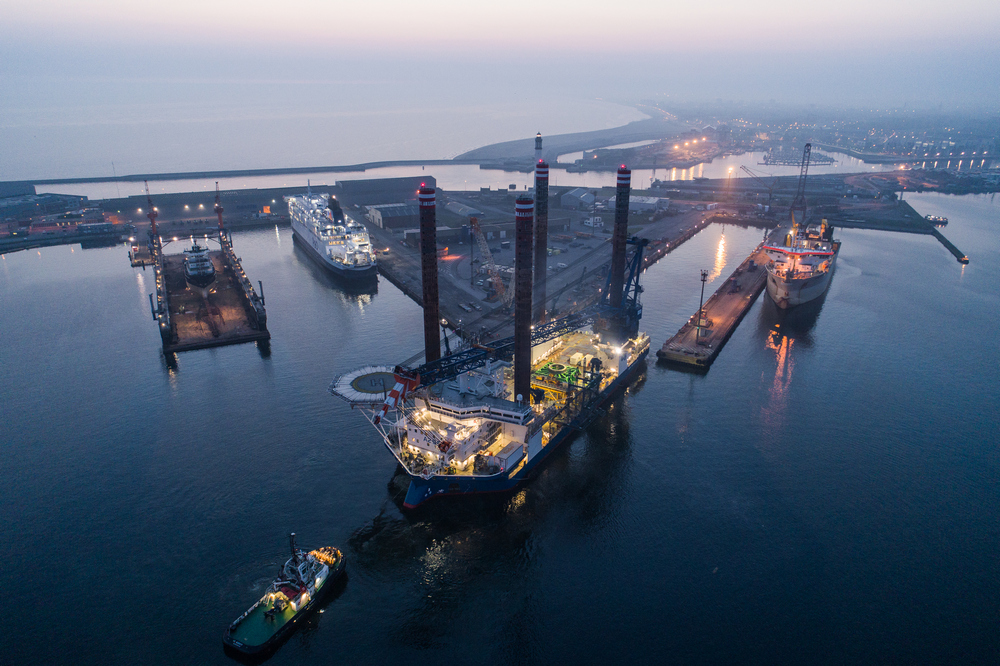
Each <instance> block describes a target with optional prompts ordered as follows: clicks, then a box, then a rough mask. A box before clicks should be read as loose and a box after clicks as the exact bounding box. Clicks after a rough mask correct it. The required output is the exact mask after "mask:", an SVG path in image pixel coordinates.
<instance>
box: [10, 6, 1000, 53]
mask: <svg viewBox="0 0 1000 666" xmlns="http://www.w3.org/2000/svg"><path fill="white" fill-rule="evenodd" d="M0 7H2V8H3V9H2V15H3V17H4V18H3V21H4V24H5V25H6V26H7V29H8V30H9V31H10V33H9V34H8V37H11V36H13V37H15V38H21V39H23V38H25V37H27V38H30V39H32V40H34V39H38V38H40V39H42V40H43V41H48V40H49V39H51V38H70V39H74V40H81V41H90V40H101V41H103V40H106V39H127V41H129V42H133V41H134V39H130V38H134V37H137V36H141V38H142V39H143V40H146V39H149V40H151V41H152V42H153V43H160V44H162V43H165V42H170V43H177V42H187V43H190V42H201V41H204V40H213V41H219V42H223V43H229V44H233V45H236V46H240V47H243V46H246V45H247V43H246V42H247V40H254V41H258V42H260V43H263V44H272V45H286V46H297V45H301V44H302V43H303V42H304V41H315V42H317V43H323V44H324V45H326V46H328V47H331V48H336V47H337V46H342V45H347V46H351V47H356V48H366V49H378V50H381V49H384V48H386V47H389V49H390V50H393V49H398V48H400V47H407V48H410V47H420V48H423V49H433V50H437V51H447V52H451V53H452V54H453V55H459V54H458V53H455V52H454V51H452V49H455V48H460V47H464V48H471V49H472V50H473V51H478V50H491V51H503V50H506V49H509V48H511V47H519V46H520V47H529V46H530V47H541V48H547V49H569V50H573V51H579V50H585V51H588V52H593V51H600V52H612V51H617V50H619V49H628V50H629V51H631V52H636V53H677V52H680V51H682V50H687V49H699V48H708V49H713V50H714V49H720V48H721V49H722V50H726V51H733V50H736V49H750V50H751V51H758V50H764V51H775V50H778V51H786V50H797V49H801V48H806V49H809V50H812V49H815V48H829V47H831V46H833V47H835V46H836V45H841V46H843V45H851V46H871V45H874V43H876V42H878V43H882V44H884V45H895V46H902V45H907V44H912V43H913V41H914V40H923V39H928V40H934V45H933V46H932V47H931V48H937V49H940V48H941V47H947V46H949V44H948V42H949V41H951V40H960V41H961V42H963V43H966V44H978V45H984V46H985V45H987V44H988V43H989V41H990V40H992V39H995V37H996V35H997V28H998V26H1000V3H998V2H996V1H995V0H955V1H950V2H942V1H941V0H888V1H887V0H840V1H838V2H814V1H811V0H794V1H793V0H763V1H762V0H758V1H756V2H750V1H748V0H738V1H737V0H700V1H687V2H666V1H663V0H645V1H638V2H636V1H633V2H628V1H625V2H622V1H620V0H614V1H613V0H547V1H546V0H508V1H506V2H496V3H487V2H474V1H473V2H470V1H469V0H428V1H425V2H407V1H404V0H355V1H352V2H335V1H333V2H331V1H324V0H282V1H281V2H259V1H255V0H214V1H213V0H170V2H142V1H140V0H127V1H120V0H85V1H83V2H81V1H79V0H32V1H30V2H27V1H24V0H19V1H17V2H9V1H6V2H3V3H0Z"/></svg>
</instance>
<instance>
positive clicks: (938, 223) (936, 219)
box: [924, 215, 948, 227]
mask: <svg viewBox="0 0 1000 666" xmlns="http://www.w3.org/2000/svg"><path fill="white" fill-rule="evenodd" d="M924 219H925V220H927V221H928V222H930V223H931V224H933V225H934V226H935V227H943V226H945V225H946V224H948V218H947V217H942V216H941V215H924Z"/></svg>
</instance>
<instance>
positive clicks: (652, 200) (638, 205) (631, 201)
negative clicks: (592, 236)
mask: <svg viewBox="0 0 1000 666" xmlns="http://www.w3.org/2000/svg"><path fill="white" fill-rule="evenodd" d="M608 205H609V206H611V207H612V208H613V207H614V205H615V197H611V199H610V200H609V201H608ZM628 207H629V210H630V211H632V212H635V211H641V212H644V213H651V212H653V211H657V210H666V209H667V208H669V207H670V199H664V198H662V197H641V196H636V195H632V196H630V197H629V198H628Z"/></svg>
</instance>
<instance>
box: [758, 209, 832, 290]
mask: <svg viewBox="0 0 1000 666" xmlns="http://www.w3.org/2000/svg"><path fill="white" fill-rule="evenodd" d="M764 251H765V252H766V253H767V255H768V257H770V259H771V261H770V262H768V264H767V293H768V295H769V296H770V297H771V298H772V299H773V300H774V302H775V304H776V305H777V306H778V307H779V308H782V309H787V308H791V307H795V306H796V305H801V304H802V303H808V302H809V301H811V300H813V299H815V298H818V297H819V296H821V295H822V294H823V293H824V292H825V291H826V289H827V287H829V286H830V279H831V278H832V277H833V270H834V268H835V267H836V265H837V254H838V253H839V252H840V241H839V240H834V239H833V227H832V226H829V225H827V223H826V220H823V222H822V223H821V224H818V225H816V224H814V225H809V226H808V227H804V228H803V227H800V226H799V225H797V224H793V225H792V229H791V231H790V232H789V233H788V234H786V235H785V240H784V243H783V244H780V245H778V244H771V245H764Z"/></svg>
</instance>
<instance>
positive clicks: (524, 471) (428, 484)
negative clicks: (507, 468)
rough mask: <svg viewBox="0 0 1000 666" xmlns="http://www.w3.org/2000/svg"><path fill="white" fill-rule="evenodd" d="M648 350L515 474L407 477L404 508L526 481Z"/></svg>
mask: <svg viewBox="0 0 1000 666" xmlns="http://www.w3.org/2000/svg"><path fill="white" fill-rule="evenodd" d="M648 353H649V352H648V350H647V351H646V352H644V353H643V354H642V355H641V356H639V357H638V358H637V359H636V360H635V361H634V362H633V363H632V365H630V366H628V367H627V368H626V369H625V372H623V373H622V374H621V375H619V376H618V377H617V378H616V379H615V380H614V381H613V382H611V384H609V385H608V386H607V387H606V388H605V389H604V390H603V391H601V392H600V393H599V394H598V395H597V396H596V397H595V398H594V400H593V402H591V404H590V405H588V406H587V407H586V408H585V409H584V410H582V411H581V412H580V414H579V415H578V416H577V417H576V418H575V419H573V421H571V422H570V423H569V424H567V425H566V426H565V427H563V428H562V429H561V430H560V431H559V432H558V433H556V435H555V436H554V437H553V438H552V439H551V440H550V441H549V443H548V444H546V445H545V447H543V448H542V450H541V451H540V452H539V453H538V454H537V455H535V456H534V457H533V458H531V459H530V460H529V461H528V462H526V463H525V464H524V466H523V467H521V468H520V469H519V470H517V472H515V473H514V474H512V475H510V476H507V475H505V474H498V475H496V476H491V477H463V476H461V475H454V476H432V477H431V478H429V479H424V478H423V477H420V476H410V487H409V488H408V489H407V491H406V497H405V499H404V500H403V508H404V509H416V508H417V507H419V506H421V505H422V504H424V503H425V502H427V501H428V500H431V499H434V498H437V497H456V496H463V495H474V494H475V495H478V494H485V493H502V492H510V491H512V490H514V489H515V488H517V486H519V485H520V484H521V483H524V482H525V481H527V480H528V479H529V478H531V476H532V475H533V474H534V473H535V472H537V471H538V469H539V468H540V466H541V465H542V463H543V462H544V461H545V460H546V459H547V458H548V457H549V456H551V454H552V452H553V451H555V450H556V449H558V448H559V447H560V446H561V445H562V444H563V443H565V442H566V441H567V440H569V439H571V438H572V437H573V435H575V434H576V433H577V432H578V431H579V429H580V428H581V427H582V426H583V425H585V424H586V422H587V421H588V420H589V419H590V418H591V417H592V415H593V413H594V411H595V410H597V409H599V408H600V407H601V406H602V405H603V404H604V403H606V402H607V401H608V400H610V399H611V398H612V397H613V396H614V395H616V394H617V393H618V392H619V391H621V390H622V389H624V388H625V387H626V386H628V385H629V383H630V382H631V381H632V379H633V378H634V377H635V374H636V372H637V371H638V369H639V367H640V365H642V364H643V363H644V362H645V359H646V355H647V354H648Z"/></svg>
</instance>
